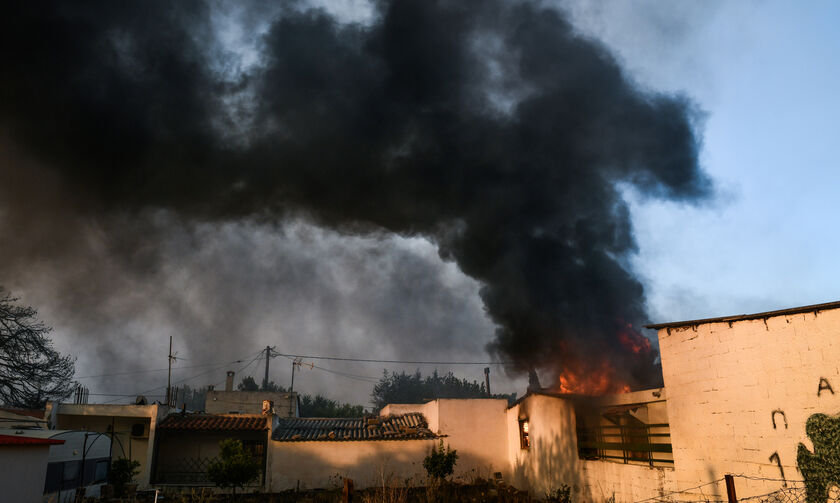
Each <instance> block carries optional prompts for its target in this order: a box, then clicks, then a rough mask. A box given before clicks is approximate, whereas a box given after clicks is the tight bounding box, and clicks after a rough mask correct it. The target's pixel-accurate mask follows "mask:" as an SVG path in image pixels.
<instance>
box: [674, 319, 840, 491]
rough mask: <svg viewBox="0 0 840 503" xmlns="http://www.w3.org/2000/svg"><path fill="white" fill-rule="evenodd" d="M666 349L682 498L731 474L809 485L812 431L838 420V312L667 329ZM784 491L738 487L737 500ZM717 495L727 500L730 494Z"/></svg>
mask: <svg viewBox="0 0 840 503" xmlns="http://www.w3.org/2000/svg"><path fill="white" fill-rule="evenodd" d="M659 344H660V351H661V354H662V371H663V377H664V381H665V388H666V389H667V390H668V402H667V404H668V405H667V406H668V416H669V417H670V424H671V439H672V444H673V448H674V459H675V477H676V483H677V486H678V487H679V488H680V489H685V488H688V487H693V486H697V485H699V484H701V483H705V482H708V481H711V480H714V479H718V478H721V477H723V476H724V475H725V474H726V473H733V474H744V475H748V476H752V477H758V478H776V479H781V478H782V472H784V477H785V478H786V479H788V480H794V479H796V480H801V479H802V475H801V473H799V471H798V467H797V463H796V453H797V446H798V445H799V444H800V443H802V444H804V445H805V446H806V447H807V448H808V449H809V450H812V449H813V446H812V443H811V441H810V439H809V438H808V437H807V436H806V434H805V423H806V421H807V420H808V418H809V417H810V416H811V415H812V414H815V413H817V412H821V413H825V414H829V415H834V414H838V413H840V310H838V309H832V310H825V311H817V312H806V313H798V314H789V315H778V316H772V317H768V318H765V319H751V320H741V321H734V322H731V323H729V322H715V323H704V324H698V325H694V326H688V327H679V328H670V329H661V330H660V331H659ZM821 383H822V387H823V388H824V389H822V390H820V386H821ZM827 386H831V387H832V389H833V393H832V390H829V389H827ZM774 420H775V427H774V425H773V423H774ZM779 465H781V467H780V466H779ZM779 487H781V482H780V481H756V480H748V479H743V478H739V479H736V490H737V492H738V496H739V497H748V496H751V495H756V494H764V493H767V492H770V491H773V490H775V489H778V488H779ZM709 494H715V495H717V496H719V497H723V498H724V499H725V489H724V487H723V484H717V485H715V486H707V487H705V488H703V492H702V496H709ZM694 496H701V493H700V492H696V493H695V494H694ZM686 498H687V499H691V496H689V495H687V496H686Z"/></svg>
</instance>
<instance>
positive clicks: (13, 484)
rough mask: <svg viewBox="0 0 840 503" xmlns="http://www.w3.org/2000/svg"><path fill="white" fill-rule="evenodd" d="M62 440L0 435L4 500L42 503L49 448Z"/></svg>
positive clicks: (0, 476) (1, 485)
mask: <svg viewBox="0 0 840 503" xmlns="http://www.w3.org/2000/svg"><path fill="white" fill-rule="evenodd" d="M63 443H64V440H57V439H52V438H37V437H31V436H25V435H0V466H2V467H3V468H2V469H0V488H2V497H3V500H4V501H16V502H19V503H41V501H43V499H44V481H45V480H46V477H47V462H48V458H49V454H50V447H51V446H53V445H60V444H63Z"/></svg>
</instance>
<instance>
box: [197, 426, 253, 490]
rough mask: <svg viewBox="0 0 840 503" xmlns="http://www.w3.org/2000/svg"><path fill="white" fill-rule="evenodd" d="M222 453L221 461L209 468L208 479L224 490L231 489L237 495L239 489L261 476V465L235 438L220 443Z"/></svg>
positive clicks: (211, 464) (213, 463)
mask: <svg viewBox="0 0 840 503" xmlns="http://www.w3.org/2000/svg"><path fill="white" fill-rule="evenodd" d="M219 447H221V449H222V452H221V454H220V455H219V459H217V460H215V461H213V462H212V463H210V466H208V467H207V477H208V478H209V479H210V481H211V482H213V483H214V484H216V485H217V486H219V487H221V488H222V489H224V488H227V487H230V488H232V489H233V494H234V495H235V494H236V488H237V487H244V486H245V484H247V483H248V482H251V481H252V480H254V479H256V478H257V477H259V476H260V463H259V461H257V460H256V459H254V458H253V457H251V455H250V454H249V453H248V452H247V451H246V450H245V448H244V447H242V442H241V441H239V440H238V439H235V438H226V439H224V440H222V441H221V442H219Z"/></svg>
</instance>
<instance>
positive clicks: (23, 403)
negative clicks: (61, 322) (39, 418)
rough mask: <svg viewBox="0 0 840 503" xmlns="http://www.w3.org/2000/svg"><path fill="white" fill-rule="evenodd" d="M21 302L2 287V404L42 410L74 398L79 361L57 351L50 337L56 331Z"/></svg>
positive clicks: (0, 308)
mask: <svg viewBox="0 0 840 503" xmlns="http://www.w3.org/2000/svg"><path fill="white" fill-rule="evenodd" d="M17 301H18V299H17V298H15V297H12V295H11V294H10V293H9V292H7V291H6V290H5V289H3V288H2V287H0V403H3V404H4V405H7V406H11V407H24V408H41V407H43V406H44V404H45V403H46V401H47V400H56V399H61V398H66V397H67V396H69V395H70V393H71V391H72V389H73V383H72V379H73V374H74V373H75V368H74V363H75V360H74V359H73V358H71V357H70V356H62V355H61V354H59V353H58V351H56V350H55V349H54V348H53V345H52V340H50V338H49V337H47V334H48V333H49V332H50V331H51V330H52V328H50V327H48V326H46V325H45V324H44V323H43V322H41V321H39V320H38V319H37V318H36V316H37V314H38V313H37V311H35V309H33V308H31V307H28V306H19V305H16V302H17Z"/></svg>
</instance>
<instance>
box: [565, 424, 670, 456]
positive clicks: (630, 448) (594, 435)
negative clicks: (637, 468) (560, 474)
mask: <svg viewBox="0 0 840 503" xmlns="http://www.w3.org/2000/svg"><path fill="white" fill-rule="evenodd" d="M577 441H578V455H579V456H580V458H581V459H611V460H621V461H622V462H624V463H630V462H644V463H648V464H650V466H654V465H655V464H657V463H662V464H666V465H673V464H674V459H673V457H672V456H668V455H669V454H671V453H672V452H673V451H672V448H671V433H670V425H669V424H668V423H657V424H645V425H633V426H629V425H605V426H594V427H579V428H578V429H577Z"/></svg>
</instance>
